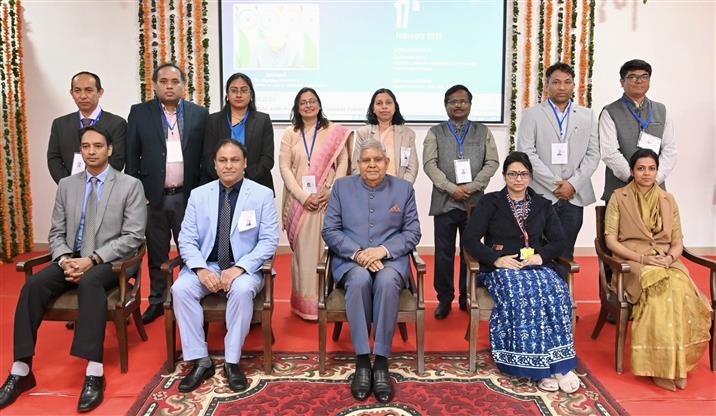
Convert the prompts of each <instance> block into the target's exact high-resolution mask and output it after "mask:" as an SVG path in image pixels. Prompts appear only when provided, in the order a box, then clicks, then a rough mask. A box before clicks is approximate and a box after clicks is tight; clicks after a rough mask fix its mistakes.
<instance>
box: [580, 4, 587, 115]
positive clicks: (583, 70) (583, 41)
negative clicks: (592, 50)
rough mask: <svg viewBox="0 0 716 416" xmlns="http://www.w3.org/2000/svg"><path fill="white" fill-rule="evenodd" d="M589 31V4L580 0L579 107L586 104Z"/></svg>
mask: <svg viewBox="0 0 716 416" xmlns="http://www.w3.org/2000/svg"><path fill="white" fill-rule="evenodd" d="M588 30H589V2H588V1H587V0H582V20H581V31H580V34H579V88H578V89H577V95H578V99H579V105H581V106H585V105H586V104H587V65H588V64H587V61H588V59H587V31H588Z"/></svg>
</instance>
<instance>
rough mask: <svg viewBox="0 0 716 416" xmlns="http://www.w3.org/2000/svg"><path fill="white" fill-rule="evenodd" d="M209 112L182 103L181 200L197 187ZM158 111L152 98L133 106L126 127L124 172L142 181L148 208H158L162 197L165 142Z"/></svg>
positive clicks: (160, 112)
mask: <svg viewBox="0 0 716 416" xmlns="http://www.w3.org/2000/svg"><path fill="white" fill-rule="evenodd" d="M208 115H209V112H208V111H207V110H206V108H204V107H200V106H198V105H196V104H193V103H190V102H189V101H184V127H183V129H182V131H181V148H182V155H183V159H184V197H185V198H187V199H188V198H189V194H190V193H191V190H192V189H194V188H196V187H197V186H198V185H199V184H200V179H201V156H202V151H203V143H204V130H205V128H206V118H207V117H208ZM163 123H164V122H163V120H162V110H161V107H160V105H159V100H157V99H156V98H155V99H153V100H149V101H146V102H144V103H140V104H135V105H133V106H132V108H131V110H129V117H128V124H127V167H126V169H125V172H126V173H127V174H128V175H132V176H134V177H136V178H139V180H141V181H142V184H143V185H144V192H145V194H146V196H147V200H149V205H158V204H160V203H161V202H162V198H163V196H164V179H165V178H166V164H167V141H166V136H165V134H164V129H165V127H164V124H163Z"/></svg>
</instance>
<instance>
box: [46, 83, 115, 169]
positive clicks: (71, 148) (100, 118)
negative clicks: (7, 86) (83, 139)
mask: <svg viewBox="0 0 716 416" xmlns="http://www.w3.org/2000/svg"><path fill="white" fill-rule="evenodd" d="M103 93H104V89H102V81H100V79H99V76H97V75H96V74H93V73H91V72H87V71H82V72H79V73H77V74H75V75H74V76H73V77H72V80H71V82H70V95H72V99H73V100H74V101H75V104H76V105H77V109H78V111H74V112H72V113H69V114H66V115H64V116H62V117H58V118H56V119H54V120H53V121H52V129H51V130H50V142H49V144H48V146H47V168H48V169H49V170H50V175H52V179H53V180H54V181H55V183H59V182H60V179H62V178H64V177H66V176H70V175H73V174H75V173H78V172H81V171H83V170H84V161H83V160H82V155H81V154H80V129H82V128H83V127H87V126H97V127H100V128H101V129H103V130H105V131H106V132H107V134H108V135H109V141H110V142H111V143H112V156H111V157H110V158H109V164H110V165H112V167H113V168H114V169H115V170H118V171H120V172H121V171H122V169H124V152H125V150H124V140H125V135H126V134H127V122H126V121H124V119H123V118H122V117H120V116H118V115H115V114H112V113H110V112H109V111H105V110H104V109H103V108H102V107H101V106H100V105H99V99H100V98H102V94H103Z"/></svg>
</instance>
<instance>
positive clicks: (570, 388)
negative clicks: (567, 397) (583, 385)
mask: <svg viewBox="0 0 716 416" xmlns="http://www.w3.org/2000/svg"><path fill="white" fill-rule="evenodd" d="M554 377H555V378H556V379H557V384H558V385H559V389H560V390H562V391H563V392H565V393H574V392H575V391H577V390H579V384H580V383H579V377H577V375H576V374H574V371H570V372H569V373H567V374H565V375H562V374H559V373H557V374H555V375H554Z"/></svg>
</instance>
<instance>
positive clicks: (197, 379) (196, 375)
mask: <svg viewBox="0 0 716 416" xmlns="http://www.w3.org/2000/svg"><path fill="white" fill-rule="evenodd" d="M213 376H214V363H213V362H212V363H211V365H210V366H209V367H200V366H199V365H198V364H194V367H193V368H192V369H191V371H190V372H189V374H187V375H186V376H184V379H183V380H182V381H181V383H179V391H180V392H182V393H189V392H190V391H194V390H196V388H197V387H199V386H200V385H201V383H203V382H204V380H207V379H210V378H212V377H213Z"/></svg>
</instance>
